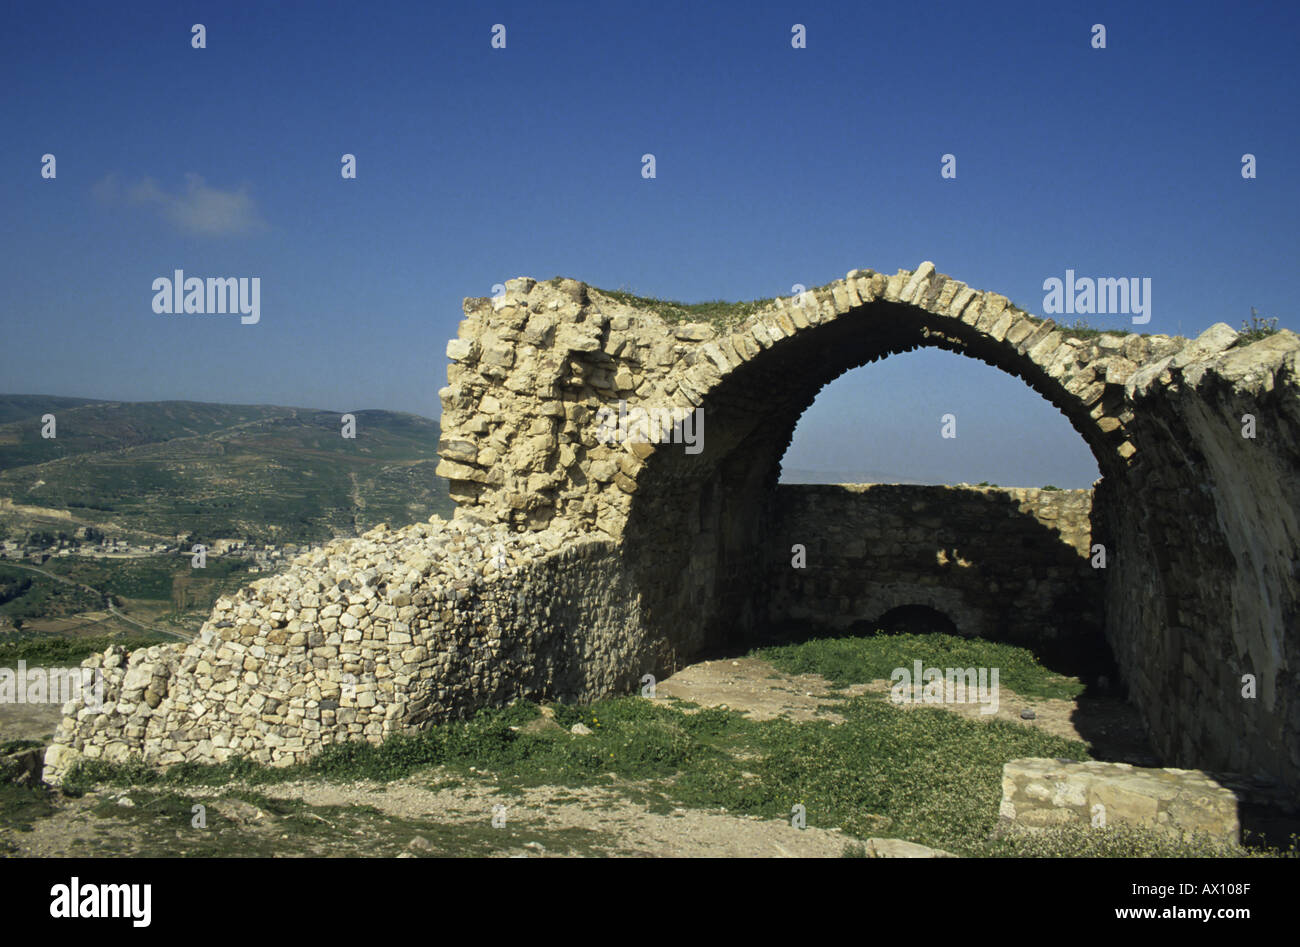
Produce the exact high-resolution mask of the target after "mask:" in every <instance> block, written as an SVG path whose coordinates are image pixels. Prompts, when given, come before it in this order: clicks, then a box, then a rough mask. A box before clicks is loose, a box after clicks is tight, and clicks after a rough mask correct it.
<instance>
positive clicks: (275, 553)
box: [0, 528, 324, 572]
mask: <svg viewBox="0 0 1300 947" xmlns="http://www.w3.org/2000/svg"><path fill="white" fill-rule="evenodd" d="M87 533H88V531H87V530H86V529H85V528H82V529H78V530H77V531H76V533H74V534H73V536H72V537H70V538H68V537H66V536H61V537H58V538H56V537H48V538H46V537H43V536H40V534H37V537H39V538H33V537H29V538H28V539H27V540H15V539H7V540H3V541H0V560H4V559H9V560H17V561H23V562H29V563H32V564H35V565H41V564H42V563H44V562H47V561H49V560H50V559H66V558H69V557H72V556H81V557H85V558H90V559H138V558H143V557H145V556H184V557H186V558H187V559H188V558H189V557H191V556H192V555H193V554H194V545H195V544H194V542H193V541H191V537H190V536H188V535H187V534H183V533H180V534H177V536H176V538H175V541H174V542H170V543H168V542H156V543H139V542H131V541H129V540H126V539H110V538H108V537H106V536H103V535H96V534H95V531H94V530H91V531H89V533H90V534H89V535H88V534H87ZM203 546H204V549H205V550H206V554H207V555H208V556H213V557H216V556H223V557H227V558H236V559H247V560H249V561H250V564H249V567H248V571H249V572H263V571H271V570H273V569H276V568H278V567H279V566H280V565H282V564H283V563H285V562H288V561H289V560H291V559H293V558H294V557H295V556H299V555H302V554H303V553H306V552H318V551H320V550H321V549H323V548H324V545H323V544H322V543H313V544H306V543H304V544H297V543H281V544H279V545H276V544H274V543H250V542H245V541H244V540H242V539H214V540H211V541H210V542H207V543H204V544H203Z"/></svg>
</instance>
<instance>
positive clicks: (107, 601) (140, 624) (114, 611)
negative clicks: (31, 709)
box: [0, 559, 194, 641]
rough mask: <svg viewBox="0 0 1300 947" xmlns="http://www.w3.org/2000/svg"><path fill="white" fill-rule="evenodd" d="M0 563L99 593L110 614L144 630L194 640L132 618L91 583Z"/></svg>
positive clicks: (42, 570)
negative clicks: (91, 585)
mask: <svg viewBox="0 0 1300 947" xmlns="http://www.w3.org/2000/svg"><path fill="white" fill-rule="evenodd" d="M0 565H6V566H13V567H14V568H16V569H26V570H27V571H28V572H39V573H40V574H41V575H43V576H45V577H46V578H47V579H53V580H54V581H55V582H62V583H63V584H64V585H71V586H73V587H75V588H79V589H82V590H84V591H86V592H89V593H90V594H91V595H98V596H99V597H100V598H102V599H103V600H104V604H105V605H106V606H108V611H109V613H110V614H112V615H113V616H114V617H115V618H120V619H122V621H124V622H127V623H128V624H131V625H135V627H137V628H139V629H142V630H143V631H151V632H153V633H154V634H159V635H170V636H171V637H173V638H179V639H180V640H181V641H193V640H194V639H193V637H192V636H191V635H187V634H185V633H184V632H181V631H173V630H172V629H170V628H154V627H151V626H149V625H146V624H145V623H144V622H142V621H137V620H136V619H134V618H132V617H131V616H130V615H127V614H125V613H123V612H120V611H118V610H117V606H116V605H114V604H113V597H112V596H111V595H109V594H108V593H107V592H101V591H100V590H99V589H96V588H91V587H90V586H89V585H83V584H82V583H80V582H73V581H72V580H71V579H68V578H65V577H64V576H61V575H55V574H54V573H53V572H46V571H45V570H44V569H38V568H37V567H36V566H28V565H23V564H22V563H21V562H14V561H13V560H11V559H5V560H3V561H2V562H0Z"/></svg>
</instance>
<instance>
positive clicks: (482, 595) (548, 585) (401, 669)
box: [45, 517, 635, 784]
mask: <svg viewBox="0 0 1300 947" xmlns="http://www.w3.org/2000/svg"><path fill="white" fill-rule="evenodd" d="M565 526H566V524H565V523H564V522H563V521H558V520H557V521H554V522H553V523H552V525H551V527H550V528H549V529H547V530H544V531H539V532H533V533H513V532H510V531H509V529H508V528H507V527H505V526H503V525H485V524H482V523H477V522H473V521H471V520H467V519H466V520H453V521H450V522H448V521H444V520H441V519H439V518H436V517H435V518H434V519H432V520H430V522H429V523H419V524H415V525H413V526H410V527H407V528H405V529H401V530H392V529H389V528H387V526H386V525H380V526H378V527H376V528H375V529H373V530H371V531H369V532H367V533H366V534H365V535H364V536H362V537H361V538H359V539H355V540H343V541H336V542H334V543H331V544H330V545H329V546H327V547H326V548H325V549H324V550H323V551H321V552H318V553H309V554H307V555H304V556H301V557H299V558H298V559H296V560H294V562H293V563H292V565H291V566H290V568H289V569H288V571H286V572H285V573H283V574H281V575H276V576H274V577H270V578H267V579H263V580H261V581H258V582H254V583H252V584H251V585H250V586H248V587H246V588H244V589H241V590H240V591H239V592H237V593H235V594H234V595H232V596H230V597H226V598H222V599H220V600H219V601H218V602H217V604H216V607H215V608H214V610H213V613H212V615H211V617H210V618H209V620H208V621H207V622H206V623H205V624H204V625H203V628H202V630H201V632H200V634H199V636H198V637H197V638H196V640H195V641H193V642H192V643H190V644H186V645H180V644H178V645H158V646H155V647H150V648H147V649H142V650H138V651H135V652H133V653H131V654H130V655H129V656H126V655H124V654H123V653H122V651H121V649H119V648H116V647H113V648H110V649H109V650H108V651H107V652H105V653H104V654H103V655H96V656H94V657H92V658H90V659H89V660H88V661H86V662H85V663H84V665H83V666H86V667H93V668H98V669H100V670H101V671H102V673H103V676H104V705H103V706H102V708H100V709H99V710H98V711H96V710H95V709H92V708H89V707H86V706H83V705H81V704H80V703H78V702H77V701H73V702H69V704H68V705H67V706H65V707H64V714H65V716H64V718H63V721H62V724H61V726H60V728H59V730H58V732H57V734H56V735H55V738H54V743H53V745H52V746H51V747H50V748H49V749H48V751H47V753H46V757H45V778H46V780H47V781H48V782H51V783H52V784H57V783H58V782H59V781H60V780H61V778H62V776H63V775H64V774H65V773H66V772H67V771H68V769H69V767H70V766H72V765H73V763H75V762H76V760H77V759H79V758H81V757H83V756H84V757H86V758H90V759H103V760H107V761H110V762H124V761H126V760H128V759H131V758H133V757H134V758H142V759H144V760H145V761H147V762H151V763H156V764H159V765H163V766H166V765H170V764H175V763H180V762H200V763H217V762H223V761H225V760H228V759H231V758H233V757H237V756H246V757H248V758H250V759H253V760H256V761H259V762H263V763H271V764H276V765H283V764H289V763H293V762H299V761H302V760H304V759H306V758H307V757H308V756H309V755H311V753H313V752H316V751H318V750H319V749H320V747H321V746H324V745H328V744H331V743H336V742H344V741H347V740H358V739H364V740H368V741H371V742H379V741H381V740H382V739H383V738H384V737H386V736H388V735H390V734H393V733H396V732H399V731H403V730H410V729H415V728H418V727H419V726H420V725H422V724H424V723H427V722H429V721H433V720H439V719H447V718H451V717H462V716H465V715H466V714H467V713H469V712H470V711H472V710H474V709H477V708H478V707H481V706H485V705H487V704H490V703H500V702H504V701H506V700H509V699H510V698H512V697H517V696H536V695H541V694H544V693H547V692H556V688H557V687H558V688H564V687H569V688H571V692H570V693H568V694H564V696H569V697H573V698H581V697H582V696H584V693H585V692H587V691H588V690H590V689H592V688H596V689H599V688H602V687H604V688H607V687H608V686H610V685H611V683H612V682H613V680H614V679H615V678H616V677H617V676H618V675H617V670H616V668H615V667H614V666H613V664H607V662H614V663H617V662H620V661H625V660H627V659H628V656H627V654H626V653H624V649H620V648H619V647H617V646H612V645H611V646H609V647H607V648H606V649H604V650H605V653H604V655H588V654H586V646H587V645H590V644H591V643H592V642H593V641H595V640H596V639H597V638H599V636H600V633H601V632H602V630H603V631H604V632H605V634H606V637H607V638H613V637H617V634H618V632H621V630H622V629H621V627H617V623H616V622H615V623H611V624H609V625H608V626H603V625H602V624H601V622H600V616H601V615H602V613H606V612H607V613H609V614H610V615H611V616H617V615H620V614H634V613H635V606H634V605H633V604H631V603H628V602H624V601H621V600H618V599H619V596H620V595H621V594H622V593H621V591H620V581H621V580H620V576H619V574H618V567H617V562H616V561H615V560H614V559H613V558H612V557H611V556H610V544H609V543H608V542H607V541H606V540H603V539H601V538H600V537H597V536H585V537H583V536H577V535H574V534H573V533H572V532H570V531H569V530H567V529H566V528H565ZM607 603H608V604H613V605H616V606H617V607H615V608H612V609H608V608H602V605H603V604H607ZM580 613H582V614H586V615H589V616H591V618H592V619H593V623H592V624H588V625H586V626H584V625H583V624H581V623H580V622H578V621H577V620H576V619H577V617H578V614H580ZM628 640H629V641H633V640H635V636H628ZM606 644H609V642H606ZM579 664H582V665H583V666H581V667H578V666H577V665H579ZM560 693H562V694H563V691H560Z"/></svg>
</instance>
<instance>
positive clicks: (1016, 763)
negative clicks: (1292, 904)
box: [999, 759, 1241, 842]
mask: <svg viewBox="0 0 1300 947" xmlns="http://www.w3.org/2000/svg"><path fill="white" fill-rule="evenodd" d="M1239 803H1240V801H1239V799H1238V797H1237V795H1236V793H1234V792H1233V791H1232V790H1230V789H1227V788H1226V787H1224V786H1222V785H1220V784H1219V783H1217V782H1215V781H1214V780H1213V779H1211V778H1210V777H1209V776H1207V775H1205V774H1204V773H1202V772H1199V771H1197V770H1187V769H1142V768H1137V767H1134V766H1130V765H1129V764H1127V763H1097V762H1087V763H1076V762H1073V761H1065V760H1051V759H1020V760H1012V761H1011V762H1009V763H1007V764H1006V766H1004V767H1003V769H1002V806H1001V809H1000V813H999V814H1000V816H1001V818H1002V819H1003V820H1004V823H1005V824H1007V825H1014V826H1015V827H1017V828H1028V829H1042V828H1046V827H1049V826H1055V825H1068V824H1082V825H1094V826H1099V827H1100V826H1104V825H1109V824H1114V823H1128V824H1131V825H1141V826H1149V827H1153V828H1157V829H1162V830H1167V831H1169V832H1171V833H1175V834H1178V835H1181V836H1184V837H1186V836H1190V835H1191V834H1192V833H1195V832H1204V833H1207V834H1209V835H1212V836H1214V837H1216V838H1220V839H1226V840H1229V841H1232V842H1240V840H1241V823H1240V819H1239Z"/></svg>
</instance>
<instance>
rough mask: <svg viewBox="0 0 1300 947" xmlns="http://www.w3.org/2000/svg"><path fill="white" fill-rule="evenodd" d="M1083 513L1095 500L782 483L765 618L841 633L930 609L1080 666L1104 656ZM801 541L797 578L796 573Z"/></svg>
mask: <svg viewBox="0 0 1300 947" xmlns="http://www.w3.org/2000/svg"><path fill="white" fill-rule="evenodd" d="M1091 512H1092V491H1091V490H1041V489H1038V488H1000V487H943V486H904V485H896V484H886V485H882V484H876V485H870V484H852V485H837V486H829V485H802V484H800V485H793V484H791V485H786V484H783V485H781V486H779V487H777V490H776V500H775V516H774V519H773V523H772V541H771V542H770V543H768V544H766V545H765V548H766V549H768V550H769V553H770V555H769V559H768V569H767V580H766V582H765V583H764V586H765V589H766V602H767V618H768V620H769V621H771V622H773V623H774V624H780V623H785V622H813V623H816V624H818V625H822V626H827V627H832V628H840V629H843V628H847V627H848V626H850V625H853V624H855V623H856V622H868V623H870V622H875V621H876V620H878V619H879V618H880V617H881V616H882V615H884V614H885V613H886V612H888V611H889V610H890V609H893V608H897V607H899V606H907V605H924V606H927V607H930V608H933V609H936V610H937V611H939V612H942V613H943V614H944V615H946V616H947V617H948V618H949V619H951V620H952V621H953V623H954V624H955V625H956V627H957V632H958V633H959V634H962V635H969V636H979V637H982V638H989V639H992V640H996V641H1008V642H1012V643H1016V644H1021V645H1024V646H1026V647H1030V648H1033V649H1035V650H1036V651H1037V652H1038V653H1039V654H1040V655H1041V656H1043V657H1045V658H1056V657H1061V658H1066V659H1072V660H1074V661H1076V662H1079V663H1083V664H1087V663H1089V662H1090V659H1097V658H1102V657H1104V655H1102V654H1100V653H1099V652H1102V651H1103V650H1104V649H1105V648H1106V645H1105V642H1104V640H1103V638H1102V629H1101V617H1102V603H1103V600H1104V589H1105V576H1106V572H1105V570H1102V569H1093V568H1092V567H1091V565H1090V564H1089V560H1088V558H1087V557H1088V553H1089V535H1090V531H1091V521H1090V517H1091ZM796 543H798V544H801V545H802V546H804V548H805V551H806V557H807V558H806V566H805V567H804V568H794V567H793V565H792V560H793V553H792V548H793V546H794V545H795V544H796Z"/></svg>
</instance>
